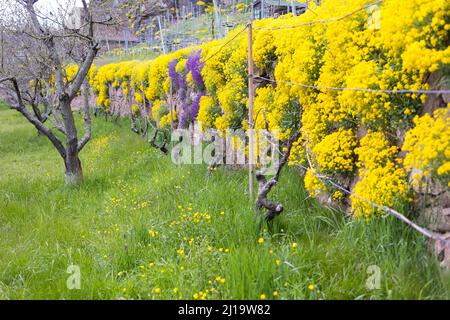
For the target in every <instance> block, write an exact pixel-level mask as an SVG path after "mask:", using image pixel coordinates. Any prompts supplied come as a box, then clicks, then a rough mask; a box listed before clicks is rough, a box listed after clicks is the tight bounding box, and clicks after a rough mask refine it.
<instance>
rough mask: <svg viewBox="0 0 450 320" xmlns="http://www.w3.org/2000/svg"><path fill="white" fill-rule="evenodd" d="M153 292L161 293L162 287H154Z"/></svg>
mask: <svg viewBox="0 0 450 320" xmlns="http://www.w3.org/2000/svg"><path fill="white" fill-rule="evenodd" d="M153 293H156V294H160V293H161V288H158V287H157V288H154V289H153Z"/></svg>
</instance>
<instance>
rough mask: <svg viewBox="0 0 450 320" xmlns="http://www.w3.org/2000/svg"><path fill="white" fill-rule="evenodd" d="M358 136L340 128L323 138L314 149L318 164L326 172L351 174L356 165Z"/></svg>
mask: <svg viewBox="0 0 450 320" xmlns="http://www.w3.org/2000/svg"><path fill="white" fill-rule="evenodd" d="M355 146H356V136H355V134H354V133H353V131H352V130H344V129H342V128H340V129H339V130H338V131H336V132H333V133H331V134H329V135H327V136H325V137H324V138H323V140H322V141H320V142H319V143H318V144H317V145H316V146H315V147H314V149H313V153H314V154H315V156H316V160H317V164H318V165H319V167H320V168H321V170H322V171H324V172H332V171H336V172H338V173H343V172H351V171H352V170H353V165H354V148H355Z"/></svg>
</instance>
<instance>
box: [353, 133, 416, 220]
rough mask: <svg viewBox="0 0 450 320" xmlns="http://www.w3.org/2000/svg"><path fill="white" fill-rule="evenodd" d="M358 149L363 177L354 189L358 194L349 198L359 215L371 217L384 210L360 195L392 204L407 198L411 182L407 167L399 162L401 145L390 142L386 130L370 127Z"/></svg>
mask: <svg viewBox="0 0 450 320" xmlns="http://www.w3.org/2000/svg"><path fill="white" fill-rule="evenodd" d="M355 153H356V155H357V156H358V162H357V165H358V167H359V168H360V170H359V177H360V180H359V181H358V182H357V183H356V185H355V188H354V189H353V192H354V193H355V194H356V196H353V195H352V196H350V199H351V200H352V210H353V212H354V214H355V216H356V217H358V218H359V217H361V216H362V215H364V216H365V217H366V219H369V218H370V217H371V216H372V215H373V214H374V213H381V214H382V213H383V212H382V211H380V210H378V209H375V208H374V207H373V206H372V205H371V204H369V203H367V201H364V200H362V199H361V198H360V197H362V198H364V199H367V200H369V201H370V202H372V203H375V204H377V205H379V206H389V207H392V206H394V205H396V204H397V202H400V201H402V200H405V199H406V196H407V193H408V190H409V186H408V184H407V181H406V174H405V171H404V170H403V169H402V168H399V167H398V165H397V164H396V163H397V162H398V161H396V156H397V154H398V148H397V147H396V146H391V145H390V143H389V141H388V139H387V138H386V136H385V134H384V133H382V132H371V131H369V132H368V133H367V134H366V136H365V137H364V138H362V139H361V140H360V147H358V148H356V149H355Z"/></svg>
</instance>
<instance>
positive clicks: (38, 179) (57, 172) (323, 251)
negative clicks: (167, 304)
mask: <svg viewBox="0 0 450 320" xmlns="http://www.w3.org/2000/svg"><path fill="white" fill-rule="evenodd" d="M81 160H82V163H83V167H84V174H85V183H84V184H83V186H81V187H80V188H78V189H74V188H67V187H65V186H64V176H63V164H62V161H61V159H59V156H58V155H57V153H56V151H55V150H54V149H53V148H52V146H51V145H50V143H49V142H48V141H47V140H46V139H45V138H44V137H38V136H37V134H36V131H35V130H34V129H33V128H32V126H31V125H29V124H28V123H27V122H26V121H25V120H23V119H22V118H21V116H20V115H19V114H18V113H17V112H15V111H13V110H8V109H6V107H4V106H3V107H0V190H1V192H0V299H24V298H26V299H77V298H83V299H117V298H121V297H123V298H127V299H178V298H185V299H191V298H192V297H193V296H194V294H196V293H197V294H198V293H199V292H200V291H202V292H206V290H208V293H207V297H208V298H209V299H215V298H216V299H221V298H226V299H244V298H245V299H258V298H259V297H260V295H261V294H265V295H266V296H267V298H268V299H272V298H273V295H272V293H273V291H277V292H278V297H277V298H278V299H322V298H325V299H340V298H342V299H370V298H375V299H390V298H392V299H405V298H412V299H432V298H437V299H448V298H449V296H450V295H449V288H450V284H449V282H450V281H449V277H448V276H447V277H446V276H444V275H443V273H442V272H441V270H440V269H439V267H438V266H437V262H436V261H435V258H433V257H432V256H430V255H429V254H428V251H427V249H426V244H425V241H424V239H423V238H422V237H420V236H419V235H417V234H415V233H414V232H413V231H410V230H409V229H407V228H405V227H404V226H403V225H401V224H400V223H398V222H397V221H395V220H392V219H390V218H385V219H378V220H374V221H373V222H372V223H370V224H366V223H364V222H358V221H353V220H351V219H348V218H345V217H344V216H343V214H342V213H340V212H337V211H334V210H331V209H328V208H324V207H322V206H321V205H319V204H317V203H316V202H315V201H314V200H313V199H310V198H308V197H307V195H306V193H305V191H304V189H303V187H302V178H301V176H300V175H299V174H298V173H297V172H295V171H285V172H283V176H282V179H281V181H280V184H279V186H278V187H277V188H276V190H275V192H274V194H273V195H272V196H273V197H276V198H277V199H279V200H280V201H281V202H282V203H283V204H284V206H285V208H286V209H285V212H284V213H283V214H282V216H281V217H280V218H279V219H278V220H277V221H276V224H275V226H274V232H273V234H272V235H269V234H268V233H267V231H265V232H264V233H263V234H262V235H260V234H258V230H257V221H256V219H255V214H254V212H253V211H252V209H251V205H250V204H249V201H248V196H247V194H246V190H247V185H246V181H247V179H246V177H247V174H246V173H245V172H240V171H229V170H225V169H223V168H219V169H218V170H217V171H216V172H215V173H213V174H212V175H211V176H208V175H207V174H206V167H205V166H198V165H190V166H189V165H186V166H176V165H174V164H172V162H171V160H170V157H166V156H164V155H162V154H161V153H160V152H159V151H156V150H154V149H152V148H150V147H149V146H148V145H147V144H146V143H145V141H143V140H142V139H141V138H139V137H138V136H137V135H135V134H133V133H131V132H130V131H129V124H128V122H126V121H125V120H123V121H122V122H119V123H118V124H113V123H111V122H105V121H104V120H103V119H94V122H93V139H92V141H91V142H90V143H89V144H88V145H87V146H86V148H85V150H83V153H82V155H81ZM180 208H181V209H180ZM190 208H192V210H190ZM222 211H223V212H224V214H223V215H221V214H220V213H221V212H222ZM196 212H199V213H207V214H208V215H209V216H210V219H208V218H207V217H208V216H207V215H206V214H203V215H200V216H199V218H198V219H196V218H195V213H196ZM184 214H185V216H183V215H184ZM183 217H184V218H183ZM149 230H152V231H154V232H155V233H153V235H154V236H152V233H151V232H150V233H149ZM260 236H263V237H264V238H265V241H264V242H263V243H262V244H258V243H257V240H258V238H259V237H260ZM191 239H193V240H191ZM293 243H298V247H297V248H292V244H293ZM209 246H210V247H212V251H211V252H210V251H208V247H209ZM220 248H223V251H225V249H228V250H229V252H227V253H225V252H220ZM177 250H184V254H180V253H181V252H178V253H177ZM228 250H227V251H228ZM277 261H278V262H279V265H278V264H277ZM71 264H75V265H78V266H79V267H80V270H81V289H80V290H69V289H68V288H67V286H66V280H67V278H68V277H69V276H70V274H68V273H67V268H68V266H69V265H71ZM371 265H376V266H378V267H379V268H380V271H381V287H380V289H376V290H369V289H367V288H366V286H365V283H366V281H367V279H368V278H369V277H370V274H369V273H367V268H368V267H369V266H371ZM217 277H220V279H225V282H224V283H223V284H222V283H220V280H216V278H217ZM217 279H219V278H217ZM311 284H314V286H315V287H314V289H313V290H310V289H308V286H309V285H311ZM156 288H159V289H160V292H159V290H157V289H156ZM174 288H177V289H178V290H175V292H174ZM212 288H214V289H212ZM155 289H156V290H155Z"/></svg>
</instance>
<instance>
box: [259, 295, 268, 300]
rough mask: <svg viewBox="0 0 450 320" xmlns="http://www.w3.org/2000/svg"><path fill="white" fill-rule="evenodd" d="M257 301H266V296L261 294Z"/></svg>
mask: <svg viewBox="0 0 450 320" xmlns="http://www.w3.org/2000/svg"><path fill="white" fill-rule="evenodd" d="M259 299H260V300H266V299H267V296H266V295H265V294H264V293H263V294H261V295H260V296H259Z"/></svg>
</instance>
